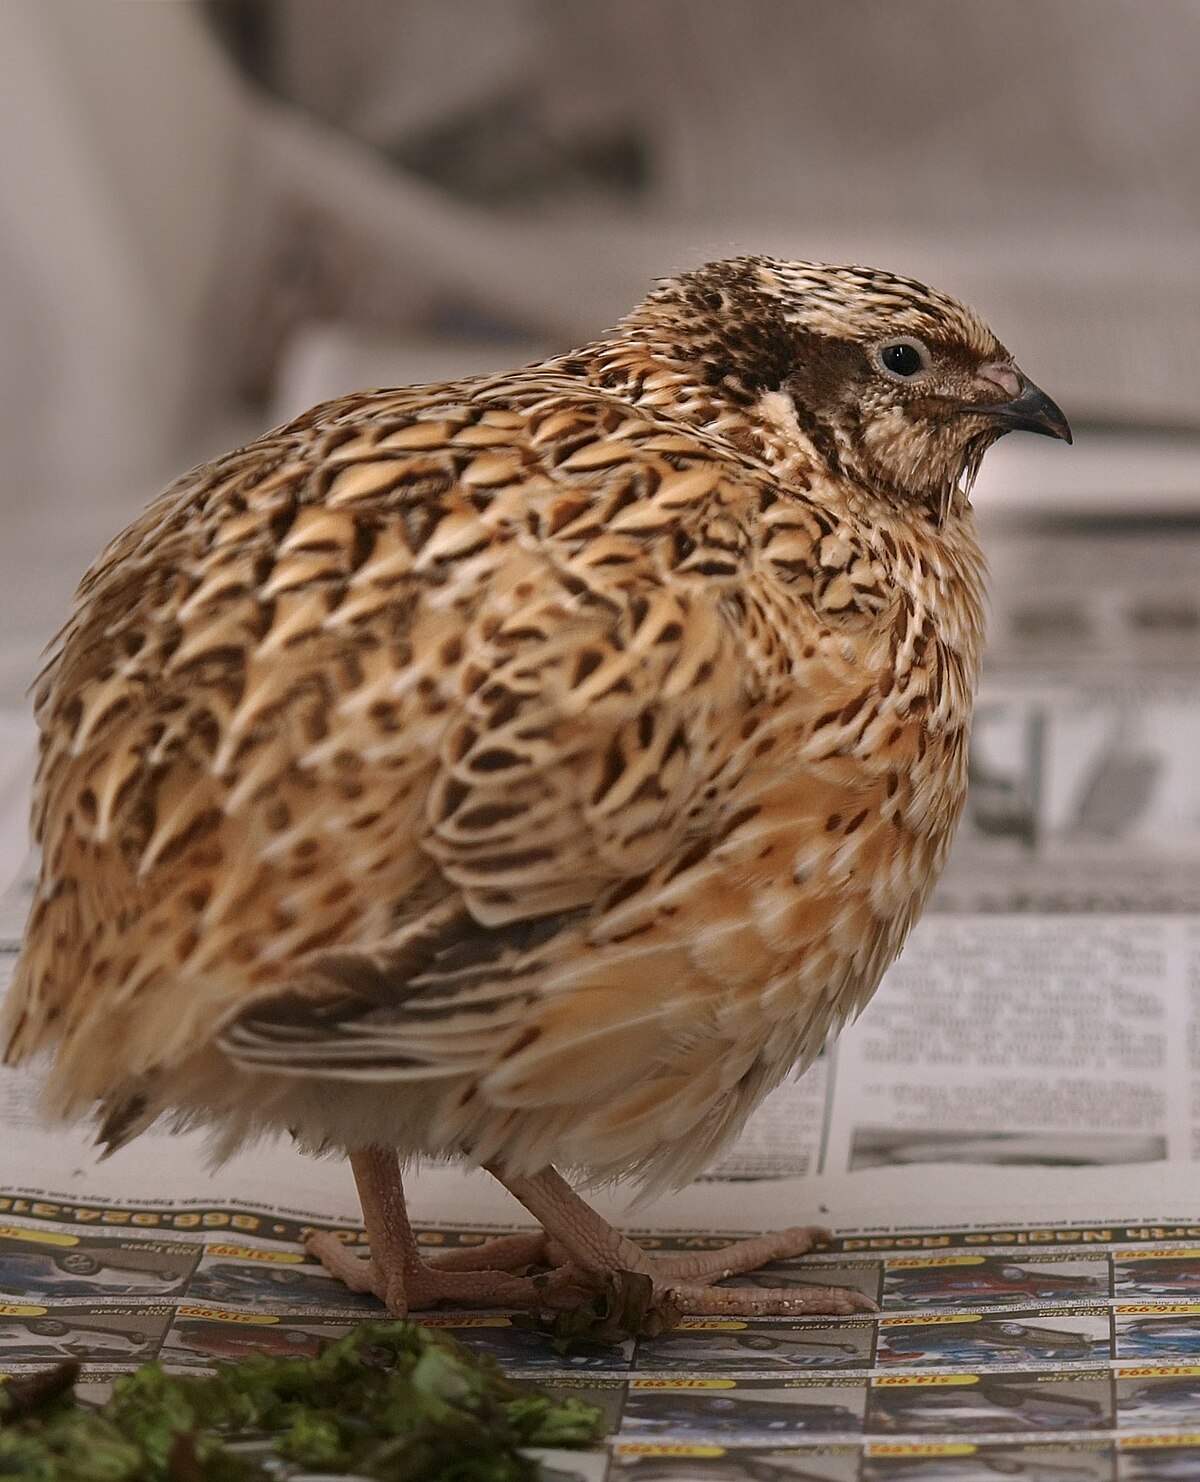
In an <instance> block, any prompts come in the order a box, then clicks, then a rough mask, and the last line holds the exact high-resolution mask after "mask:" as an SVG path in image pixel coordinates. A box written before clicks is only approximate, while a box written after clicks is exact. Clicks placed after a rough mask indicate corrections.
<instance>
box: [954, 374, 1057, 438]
mask: <svg viewBox="0 0 1200 1482" xmlns="http://www.w3.org/2000/svg"><path fill="white" fill-rule="evenodd" d="M991 371H992V368H991V367H985V368H984V370H983V371H982V372H981V378H982V379H983V380H985V381H987V382H988V383H989V384H990V385H994V386H996V387H997V388H998V389H1001V390H1003V391H1005V392H1007V393H1010V395H1009V397H1008V400H1006V401H1000V402H994V403H992V404H989V405H984V406H981V405H979V403H978V402H976V403H975V404H974V405H973V406H972V407H971V408H970V410H971V411H972V412H974V413H976V414H977V415H979V416H981V417H991V418H992V420H993V421H995V422H999V424H1000V427H1001V430H1002V431H1004V432H1041V433H1044V434H1045V436H1046V437H1057V438H1061V439H1062V441H1063V442H1065V443H1069V442H1071V440H1072V439H1071V427H1070V424H1069V423H1068V422H1067V419H1066V417H1065V416H1064V415H1063V413H1062V409H1061V408H1060V407H1059V406H1057V405H1056V403H1054V402H1053V401H1051V400H1050V398H1049V397H1048V396H1047V395H1046V393H1045V392H1044V391H1043V390H1042V389H1041V387H1040V386H1035V385H1034V384H1033V382H1032V381H1031V380H1029V379H1028V377H1027V376H1025V375H1023V374H1022V373H1021V372H1020V371H1018V370H1016V369H1015V368H1014V367H1012V366H1003V367H999V366H998V367H996V368H995V372H994V373H992V374H989V372H991Z"/></svg>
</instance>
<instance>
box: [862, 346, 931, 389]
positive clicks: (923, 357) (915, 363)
mask: <svg viewBox="0 0 1200 1482" xmlns="http://www.w3.org/2000/svg"><path fill="white" fill-rule="evenodd" d="M875 358H876V359H877V360H878V362H879V364H880V366H881V367H882V369H883V370H885V371H887V373H888V375H889V376H899V378H900V379H901V380H902V381H911V380H912V379H913V378H914V377H915V376H919V375H921V374H922V373H923V372H924V371H927V370H928V369H929V364H930V359H929V351H928V350H927V349H926V348H925V346H924V345H923V344H922V343H921V341H920V340H889V341H888V342H887V344H885V345H880V347H879V349H878V350H877V351H876V352H875Z"/></svg>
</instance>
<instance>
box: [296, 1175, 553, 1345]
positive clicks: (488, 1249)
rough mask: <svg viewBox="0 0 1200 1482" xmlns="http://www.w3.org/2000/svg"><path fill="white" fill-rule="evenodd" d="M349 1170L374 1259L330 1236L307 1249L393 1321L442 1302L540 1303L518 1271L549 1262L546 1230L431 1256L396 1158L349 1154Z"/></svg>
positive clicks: (311, 1239)
mask: <svg viewBox="0 0 1200 1482" xmlns="http://www.w3.org/2000/svg"><path fill="white" fill-rule="evenodd" d="M350 1167H351V1168H352V1169H353V1171H354V1181H355V1183H356V1184H357V1186H358V1196H359V1199H360V1200H361V1201H362V1209H363V1219H364V1221H365V1222H366V1226H367V1240H368V1242H369V1245H370V1250H371V1255H370V1258H369V1259H368V1260H364V1259H363V1258H362V1257H361V1256H357V1255H355V1254H353V1252H351V1251H350V1250H348V1249H347V1248H346V1247H345V1246H344V1245H343V1244H342V1243H341V1241H340V1240H338V1239H337V1238H336V1237H335V1236H334V1235H332V1234H330V1233H328V1232H320V1233H318V1234H315V1235H310V1236H309V1238H308V1240H307V1241H306V1242H305V1245H306V1248H307V1249H308V1251H309V1253H310V1254H311V1255H314V1256H316V1258H317V1260H319V1261H320V1263H321V1264H322V1266H324V1267H325V1269H326V1270H327V1271H328V1272H329V1273H330V1275H331V1276H336V1277H338V1278H339V1280H341V1281H344V1282H345V1284H346V1285H347V1286H348V1287H349V1288H350V1290H351V1291H355V1292H373V1293H374V1294H375V1296H377V1297H378V1298H379V1300H380V1301H381V1302H382V1303H383V1304H384V1305H385V1306H386V1307H387V1309H388V1311H389V1312H390V1313H391V1314H392V1316H393V1317H406V1316H407V1315H408V1313H409V1312H410V1311H417V1310H419V1309H421V1308H425V1307H434V1306H436V1305H437V1304H438V1303H439V1302H453V1303H455V1304H456V1305H459V1306H463V1307H537V1306H538V1305H539V1304H540V1301H541V1293H540V1292H539V1290H538V1288H537V1287H536V1286H535V1284H534V1282H533V1281H532V1280H531V1279H530V1278H529V1277H522V1276H514V1275H513V1274H512V1271H513V1270H519V1269H521V1268H523V1267H526V1266H529V1265H533V1264H535V1263H538V1262H542V1263H544V1262H545V1261H546V1260H547V1259H548V1256H547V1237H546V1235H545V1233H544V1232H543V1231H537V1232H536V1233H531V1234H529V1235H503V1236H500V1237H499V1238H498V1239H496V1240H490V1241H487V1242H485V1244H483V1245H482V1246H479V1247H477V1248H476V1249H474V1250H455V1251H444V1252H440V1253H439V1254H438V1255H435V1256H433V1257H432V1258H431V1259H426V1258H424V1257H423V1256H422V1255H421V1253H420V1250H419V1248H418V1246H417V1242H416V1238H415V1236H414V1235H413V1231H412V1226H411V1225H410V1224H409V1221H408V1211H407V1209H406V1208H405V1203H404V1186H403V1183H402V1181H401V1176H400V1162H399V1159H398V1158H397V1157H396V1154H395V1153H394V1152H392V1151H390V1150H388V1149H386V1148H381V1147H367V1148H358V1149H356V1150H355V1151H354V1152H352V1153H351V1154H350ZM556 1257H557V1253H556Z"/></svg>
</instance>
